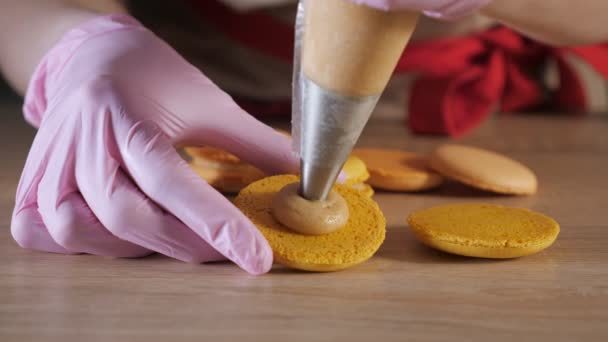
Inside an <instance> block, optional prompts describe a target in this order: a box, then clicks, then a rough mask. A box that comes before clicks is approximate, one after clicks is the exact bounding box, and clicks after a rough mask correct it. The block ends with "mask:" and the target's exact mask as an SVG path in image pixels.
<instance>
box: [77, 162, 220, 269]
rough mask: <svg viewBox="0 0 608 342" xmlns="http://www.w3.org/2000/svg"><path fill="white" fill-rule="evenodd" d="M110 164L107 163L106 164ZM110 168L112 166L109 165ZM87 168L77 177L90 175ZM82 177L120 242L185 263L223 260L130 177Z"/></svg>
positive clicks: (117, 172)
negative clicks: (129, 243) (151, 198)
mask: <svg viewBox="0 0 608 342" xmlns="http://www.w3.org/2000/svg"><path fill="white" fill-rule="evenodd" d="M103 164H106V163H103ZM106 167H108V165H106ZM87 172H89V171H87V169H86V168H84V169H83V171H81V172H79V171H78V170H77V174H83V173H87ZM99 176H100V175H91V177H95V178H97V180H95V181H87V179H88V177H87V176H86V175H83V176H78V178H79V184H82V186H81V191H82V194H83V197H84V198H85V200H86V201H87V203H89V206H90V208H91V210H92V211H93V213H94V214H95V216H97V218H98V219H99V221H100V222H101V223H102V224H103V225H104V226H105V227H106V228H107V229H108V230H109V231H110V232H111V233H112V234H113V235H115V236H117V237H118V238H120V239H122V240H125V241H129V242H131V243H133V244H135V245H138V246H141V247H144V248H146V249H149V250H153V251H156V252H158V253H161V254H164V255H166V256H168V257H171V258H175V259H178V260H181V261H185V262H191V263H200V262H208V261H217V260H222V259H223V256H221V255H220V254H219V253H217V252H216V251H215V250H214V249H213V248H212V247H211V246H209V244H207V243H206V242H205V241H204V240H203V239H201V238H200V237H198V236H197V235H196V234H194V233H193V232H192V231H191V230H190V229H188V227H186V226H185V225H184V224H183V223H182V222H180V221H179V220H177V219H176V218H175V217H174V216H173V215H171V214H170V213H167V212H165V211H163V210H162V209H161V208H159V207H158V206H157V205H156V204H155V203H153V202H152V201H151V200H150V199H149V198H147V197H146V196H145V195H144V194H143V193H142V192H141V191H139V189H137V188H136V186H135V185H134V184H133V183H132V181H131V180H130V179H129V178H128V176H127V175H126V174H125V173H124V172H123V171H122V170H121V169H119V168H118V166H117V165H116V166H115V167H111V166H109V167H108V169H107V173H106V175H105V176H102V177H103V178H99Z"/></svg>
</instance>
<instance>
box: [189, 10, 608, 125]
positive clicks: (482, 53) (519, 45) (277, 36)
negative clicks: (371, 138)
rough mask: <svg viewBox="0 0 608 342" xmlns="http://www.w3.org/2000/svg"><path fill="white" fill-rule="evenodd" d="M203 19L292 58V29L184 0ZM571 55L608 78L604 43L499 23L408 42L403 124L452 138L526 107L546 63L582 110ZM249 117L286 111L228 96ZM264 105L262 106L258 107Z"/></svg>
mask: <svg viewBox="0 0 608 342" xmlns="http://www.w3.org/2000/svg"><path fill="white" fill-rule="evenodd" d="M191 3H192V6H193V8H195V9H197V10H198V11H199V13H200V14H201V15H202V16H203V17H205V19H206V20H207V21H208V22H209V23H211V24H213V25H214V26H215V27H216V28H217V29H218V30H220V31H221V32H223V33H225V34H226V35H227V36H228V37H230V38H231V39H234V40H235V41H237V42H239V43H240V44H242V45H244V46H246V47H248V48H252V49H256V50H259V51H262V52H264V53H266V54H267V55H269V56H272V57H275V58H278V59H280V60H284V61H290V62H291V61H292V59H293V39H294V38H293V37H294V32H293V27H290V26H289V25H286V24H285V23H282V22H279V21H278V20H277V19H275V18H273V17H271V16H268V15H266V14H264V13H263V12H260V11H254V12H247V13H237V12H235V11H233V10H231V9H230V8H228V7H226V6H224V5H222V4H220V3H219V2H216V1H191ZM568 53H573V54H575V55H577V56H579V57H580V58H582V59H583V60H585V61H587V62H588V63H589V64H590V65H591V66H593V67H594V68H595V69H596V71H597V72H598V73H599V74H601V75H602V76H603V77H604V78H606V79H608V43H606V44H599V45H594V46H582V47H568V48H554V47H550V46H547V45H544V44H541V43H538V42H535V41H532V40H530V39H528V38H525V37H524V36H522V35H520V34H518V33H517V32H515V31H513V30H511V29H509V28H506V27H502V26H499V27H495V28H491V29H489V30H487V31H484V32H480V33H477V34H473V35H470V36H464V37H456V38H445V39H437V40H433V41H425V42H411V43H410V44H409V45H408V47H407V48H406V50H405V52H404V55H403V56H402V58H401V60H400V61H399V63H398V65H397V68H396V70H395V73H405V72H407V73H416V74H418V75H419V77H418V78H417V79H416V81H415V82H414V85H413V88H412V90H411V94H410V102H409V104H408V106H409V118H408V124H409V126H410V128H411V129H412V130H413V131H414V132H416V133H427V134H448V135H450V136H460V135H463V134H466V133H468V132H470V131H471V130H472V129H474V128H475V127H477V126H478V125H479V124H480V123H481V122H483V121H484V120H485V119H486V118H487V117H488V116H489V115H490V114H491V113H492V112H493V111H494V110H495V109H496V108H498V109H500V111H501V112H503V113H509V112H516V111H521V110H525V109H529V108H533V107H535V106H538V105H540V104H543V103H544V102H546V101H547V96H546V95H547V90H546V89H544V85H543V84H542V82H541V80H540V75H538V76H534V75H535V73H538V71H539V70H543V67H544V66H545V65H546V63H547V62H548V61H550V60H554V61H555V62H556V64H557V66H558V69H559V80H560V82H559V83H560V84H559V87H558V89H557V90H556V91H555V92H554V94H553V96H551V101H552V104H553V105H554V106H555V107H556V108H558V109H562V110H567V111H571V112H573V113H577V114H580V113H583V112H584V111H585V109H586V103H587V99H586V95H585V92H584V88H583V87H582V84H581V81H580V79H579V78H578V75H577V74H576V71H575V70H574V69H573V67H572V66H571V65H569V63H568V62H567V59H566V58H565V55H566V54H568ZM236 99H237V102H239V104H240V105H241V106H242V107H243V108H244V109H245V110H248V111H250V112H251V113H252V114H256V113H257V114H259V113H261V112H266V113H275V114H277V113H281V112H283V113H289V112H290V111H289V108H286V107H289V103H288V102H283V103H275V104H271V105H270V106H268V107H267V106H266V105H264V104H261V103H252V102H250V101H246V100H245V101H244V100H242V99H241V100H240V101H239V99H238V97H237V98H236ZM266 107H267V108H266Z"/></svg>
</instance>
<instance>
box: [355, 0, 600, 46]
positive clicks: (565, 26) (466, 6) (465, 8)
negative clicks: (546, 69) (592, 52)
mask: <svg viewBox="0 0 608 342" xmlns="http://www.w3.org/2000/svg"><path fill="white" fill-rule="evenodd" d="M351 1H353V2H355V3H358V4H365V5H368V6H371V7H374V8H378V9H382V10H415V11H422V12H424V13H425V14H427V15H428V16H431V17H435V18H440V19H448V20H449V19H458V18H462V17H465V16H467V15H470V14H473V13H475V12H477V11H481V12H482V13H483V14H485V15H487V16H489V17H491V18H494V19H496V20H497V21H499V22H501V23H503V24H505V25H506V26H509V27H511V28H513V29H515V30H518V31H521V32H522V33H524V34H526V35H528V36H529V37H531V38H534V39H537V40H539V41H541V42H544V43H547V44H551V45H558V46H564V45H585V44H594V43H600V42H606V41H608V25H606V23H605V18H604V17H605V14H606V13H608V1H606V0H351Z"/></svg>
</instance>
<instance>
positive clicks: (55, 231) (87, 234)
mask: <svg viewBox="0 0 608 342" xmlns="http://www.w3.org/2000/svg"><path fill="white" fill-rule="evenodd" d="M41 184H45V182H44V179H43V182H42V183H41ZM55 194H57V193H56V192H54V195H55ZM38 198H39V208H40V209H39V211H40V214H41V216H42V219H43V221H44V222H45V225H46V226H47V229H48V231H49V233H50V235H51V236H52V238H53V239H54V240H55V242H57V244H59V245H60V246H63V247H64V248H66V249H69V250H72V251H78V252H81V253H88V254H93V255H101V256H109V257H126V258H135V257H142V256H146V255H150V254H151V253H152V251H150V250H148V249H146V248H144V247H141V246H139V245H136V244H133V243H130V242H128V241H125V240H122V239H120V238H118V237H116V236H114V235H112V234H111V233H110V232H109V231H108V230H106V229H105V227H104V226H103V225H102V224H101V223H100V222H99V220H97V217H95V215H94V214H93V212H91V210H90V209H89V207H88V205H87V204H86V203H85V201H84V199H83V198H82V196H81V195H80V193H78V192H71V193H68V194H65V195H61V196H53V195H40V196H39V197H38Z"/></svg>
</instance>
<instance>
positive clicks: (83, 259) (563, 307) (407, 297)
mask: <svg viewBox="0 0 608 342" xmlns="http://www.w3.org/2000/svg"><path fill="white" fill-rule="evenodd" d="M18 112H19V108H18V107H17V106H16V105H14V106H4V107H1V108H0V120H2V125H1V127H0V146H1V148H2V156H3V161H2V164H1V167H2V169H1V170H2V172H1V173H0V176H1V178H0V189H1V192H0V200H1V203H2V204H1V210H0V341H53V340H55V341H71V340H74V341H96V340H98V341H118V340H128V341H146V342H149V341H178V340H189V341H216V340H239V341H249V340H260V341H292V340H306V341H323V340H335V341H344V340H348V341H390V340H401V341H403V340H412V341H444V340H462V341H472V340H483V341H512V340H515V341H575V340H579V341H608V223H607V221H608V181H607V177H608V173H607V172H608V171H607V169H608V134H607V133H608V120H603V119H598V118H596V119H584V120H579V119H570V118H566V117H554V118H551V119H549V118H546V117H542V116H528V117H503V118H499V119H493V120H492V121H491V122H488V123H487V124H486V125H484V127H483V128H482V129H480V130H478V131H477V132H475V133H474V134H472V135H471V136H469V137H467V138H465V139H463V140H462V142H463V143H467V144H472V145H478V146H484V147H487V148H490V149H494V150H497V151H501V152H504V153H506V154H508V155H510V156H512V157H514V158H516V159H519V160H521V161H522V162H524V163H526V164H527V165H529V166H530V167H531V168H532V169H534V170H535V171H536V172H537V174H538V176H539V179H540V191H539V193H538V194H537V195H535V196H531V197H502V196H495V195H489V194H486V193H481V192H477V191H473V190H470V189H468V188H466V187H464V186H460V185H457V184H448V185H446V186H444V187H443V188H442V189H441V190H440V191H438V192H429V193H424V194H382V193H381V194H378V195H377V196H376V197H375V198H376V199H377V201H378V202H379V203H380V206H381V208H382V209H383V211H384V213H385V214H386V217H387V222H388V232H387V239H386V242H385V243H384V245H383V246H382V247H381V249H380V250H379V251H378V253H377V255H376V256H375V257H374V258H373V259H372V260H371V261H369V262H367V263H365V264H363V265H360V266H358V267H355V268H353V269H350V270H346V271H343V272H339V273H328V274H311V273H301V272H294V271H290V270H287V269H284V268H281V267H276V268H275V269H274V270H273V271H272V272H271V273H270V274H267V275H264V276H260V277H252V276H248V275H247V274H245V273H244V272H243V271H241V270H239V269H238V268H237V267H235V266H234V265H232V264H228V263H220V264H211V265H190V264H185V263H181V262H178V261H174V260H171V259H168V258H166V257H163V256H159V255H155V256H152V257H148V258H144V259H131V260H127V259H122V260H121V259H110V258H101V257H95V256H87V255H82V256H63V255H53V254H47V253H39V252H33V251H27V250H23V249H21V248H19V247H17V246H16V244H15V243H14V242H13V240H12V239H11V236H10V233H9V227H10V213H11V210H12V207H13V200H14V197H13V196H14V191H15V187H16V183H17V180H18V177H19V172H20V168H21V167H22V164H23V161H24V158H25V155H26V153H27V149H28V146H29V143H30V141H31V139H32V136H33V130H31V129H30V128H28V127H27V126H26V125H25V124H24V123H22V122H21V120H20V118H19V116H18ZM11 118H14V119H11ZM444 141H445V140H444V139H440V138H420V137H412V136H410V135H408V134H407V133H406V131H405V129H404V128H403V126H402V125H400V124H395V123H387V122H373V123H372V124H371V126H369V127H368V128H367V129H366V131H365V133H364V136H363V137H362V140H361V145H362V146H387V147H403V148H408V149H410V150H415V151H419V152H428V151H430V150H431V149H432V148H433V147H434V146H436V145H437V144H440V143H442V142H444ZM456 201H486V202H492V203H501V204H506V205H513V206H522V207H527V208H531V209H534V210H537V211H540V212H543V213H546V214H548V215H550V216H552V217H554V218H555V219H556V220H557V221H558V222H559V223H560V224H561V227H562V231H561V234H560V236H559V238H558V240H557V242H556V243H555V244H554V246H553V247H551V248H550V249H548V250H546V251H544V252H541V253H539V254H537V255H533V256H530V257H526V258H521V259H516V260H507V261H492V260H478V259H470V258H464V257H456V256H450V255H447V254H443V253H440V252H436V251H433V250H430V249H428V248H426V247H424V246H422V245H420V244H419V243H418V242H417V241H416V240H415V239H414V237H413V235H412V234H411V233H410V232H409V231H408V227H407V226H406V224H405V217H406V215H407V214H408V213H409V212H411V211H413V210H416V209H421V208H426V207H429V206H432V205H435V204H441V203H449V202H456Z"/></svg>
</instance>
